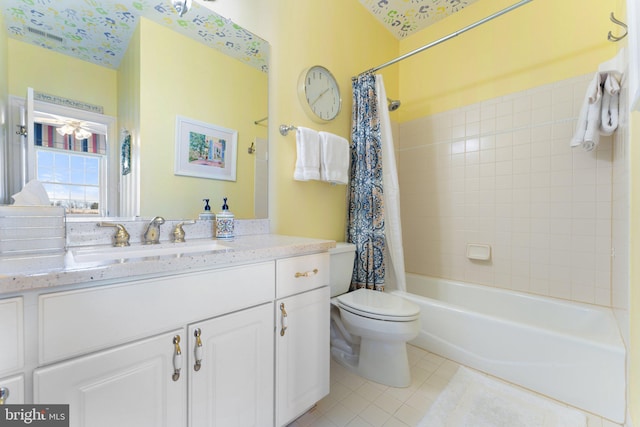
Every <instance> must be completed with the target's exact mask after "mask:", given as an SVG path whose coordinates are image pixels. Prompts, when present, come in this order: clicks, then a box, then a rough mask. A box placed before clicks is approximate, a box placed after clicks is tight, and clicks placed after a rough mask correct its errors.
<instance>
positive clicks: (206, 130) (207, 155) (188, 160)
mask: <svg viewBox="0 0 640 427" xmlns="http://www.w3.org/2000/svg"><path fill="white" fill-rule="evenodd" d="M237 155H238V131H236V130H234V129H228V128H225V127H222V126H218V125H213V124H209V123H205V122H201V121H199V120H194V119H190V118H188V117H183V116H177V117H176V158H175V170H174V174H175V175H183V176H192V177H197V178H207V179H218V180H224V181H235V180H236V165H237V159H238V158H237Z"/></svg>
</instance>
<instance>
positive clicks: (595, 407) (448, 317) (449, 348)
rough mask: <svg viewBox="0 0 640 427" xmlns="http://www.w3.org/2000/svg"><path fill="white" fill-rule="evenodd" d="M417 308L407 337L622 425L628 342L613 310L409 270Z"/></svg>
mask: <svg viewBox="0 0 640 427" xmlns="http://www.w3.org/2000/svg"><path fill="white" fill-rule="evenodd" d="M407 291H408V292H401V291H393V292H392V293H393V294H396V295H400V296H402V297H404V298H406V299H409V300H411V301H413V302H415V303H417V304H419V305H420V307H421V321H420V322H421V331H420V334H419V335H418V337H417V338H416V339H415V340H413V341H412V342H411V343H412V344H414V345H416V346H418V347H421V348H424V349H425V350H428V351H431V352H433V353H436V354H439V355H441V356H444V357H446V358H448V359H451V360H453V361H456V362H458V363H460V364H463V365H466V366H470V367H472V368H475V369H478V370H481V371H484V372H486V373H488V374H491V375H494V376H496V377H499V378H502V379H503V380H505V381H509V382H511V383H515V384H518V385H520V386H522V387H525V388H528V389H530V390H533V391H535V392H538V393H541V394H544V395H547V396H549V397H552V398H554V399H556V400H559V401H561V402H565V403H567V404H569V405H572V406H575V407H578V408H580V409H583V410H585V411H588V412H591V413H594V414H597V415H600V416H602V417H605V418H608V419H610V420H612V421H614V422H617V423H622V422H623V421H624V417H625V347H624V344H623V342H622V338H621V337H620V333H619V331H618V327H617V323H616V320H615V318H614V316H613V313H612V311H611V310H609V309H606V308H601V307H598V306H593V305H587V304H580V303H573V302H567V301H562V300H556V299H553V298H547V297H541V296H535V295H529V294H525V293H519V292H512V291H508V290H503V289H497V288H492V287H488V286H482V285H474V284H469V283H461V282H454V281H450V280H444V279H435V278H431V277H426V276H420V275H415V274H407Z"/></svg>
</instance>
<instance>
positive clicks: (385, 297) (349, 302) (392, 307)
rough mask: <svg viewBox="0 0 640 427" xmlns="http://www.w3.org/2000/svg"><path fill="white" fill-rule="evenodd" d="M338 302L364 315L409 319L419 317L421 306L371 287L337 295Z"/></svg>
mask: <svg viewBox="0 0 640 427" xmlns="http://www.w3.org/2000/svg"><path fill="white" fill-rule="evenodd" d="M337 300H338V304H339V305H340V306H342V308H344V309H345V310H349V311H351V312H354V313H355V314H361V315H363V316H368V317H373V318H378V319H384V320H397V321H409V320H413V319H417V318H418V316H419V315H420V307H419V306H418V305H417V304H415V303H413V302H411V301H409V300H406V299H404V298H401V297H399V296H396V295H390V294H385V293H384V292H379V291H374V290H371V289H358V290H356V291H353V292H348V293H346V294H343V295H340V296H338V297H337Z"/></svg>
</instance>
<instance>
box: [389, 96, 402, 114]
mask: <svg viewBox="0 0 640 427" xmlns="http://www.w3.org/2000/svg"><path fill="white" fill-rule="evenodd" d="M387 101H389V111H396V110H397V109H398V108H400V104H401V103H400V101H399V100H397V99H395V100H394V99H389V98H387Z"/></svg>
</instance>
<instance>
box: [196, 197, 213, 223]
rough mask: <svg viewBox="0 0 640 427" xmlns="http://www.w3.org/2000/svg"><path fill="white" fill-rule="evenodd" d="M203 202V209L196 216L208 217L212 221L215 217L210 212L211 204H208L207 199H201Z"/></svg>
mask: <svg viewBox="0 0 640 427" xmlns="http://www.w3.org/2000/svg"><path fill="white" fill-rule="evenodd" d="M202 201H203V202H204V211H203V212H202V213H201V214H200V215H199V216H198V218H200V219H208V220H210V221H213V220H214V219H215V217H216V216H215V215H214V214H213V212H211V206H209V199H202Z"/></svg>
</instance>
